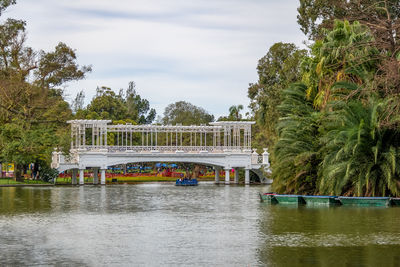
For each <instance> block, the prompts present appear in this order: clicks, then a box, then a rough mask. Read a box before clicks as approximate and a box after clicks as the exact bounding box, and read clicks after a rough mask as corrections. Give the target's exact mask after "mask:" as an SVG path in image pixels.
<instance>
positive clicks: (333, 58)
mask: <svg viewBox="0 0 400 267" xmlns="http://www.w3.org/2000/svg"><path fill="white" fill-rule="evenodd" d="M372 40H373V37H372V35H371V33H370V31H369V29H368V28H367V27H365V26H363V25H361V24H360V23H358V22H354V23H349V22H348V21H339V20H337V21H336V22H335V26H334V28H333V29H332V30H331V31H329V32H328V33H327V34H326V36H325V37H324V39H323V40H320V41H316V42H315V43H314V44H313V45H312V46H311V55H310V56H309V57H305V58H304V60H303V62H302V65H301V68H302V73H303V77H302V81H303V82H304V83H305V84H306V85H307V87H308V89H307V97H308V98H309V99H311V100H312V101H313V103H314V105H315V106H316V107H318V108H324V107H325V105H326V104H327V102H328V101H329V100H330V99H331V97H332V96H331V88H332V86H333V85H334V84H335V83H337V82H340V81H347V82H351V83H355V84H358V85H362V84H366V83H368V82H370V81H372V80H373V78H374V74H375V72H376V69H377V66H378V62H379V61H378V54H379V51H378V50H377V49H376V48H375V47H365V46H364V45H365V44H366V43H370V42H371V41H372Z"/></svg>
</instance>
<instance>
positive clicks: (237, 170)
mask: <svg viewBox="0 0 400 267" xmlns="http://www.w3.org/2000/svg"><path fill="white" fill-rule="evenodd" d="M234 170H235V181H234V183H235V184H238V183H239V168H235V169H234Z"/></svg>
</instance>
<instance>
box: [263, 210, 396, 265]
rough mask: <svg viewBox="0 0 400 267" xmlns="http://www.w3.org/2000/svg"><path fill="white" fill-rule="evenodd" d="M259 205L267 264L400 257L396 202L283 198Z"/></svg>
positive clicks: (381, 261)
mask: <svg viewBox="0 0 400 267" xmlns="http://www.w3.org/2000/svg"><path fill="white" fill-rule="evenodd" d="M260 209H262V212H261V218H260V222H259V227H260V232H261V233H262V234H263V236H264V240H263V242H262V244H261V245H260V248H259V250H258V257H259V261H260V262H262V263H263V264H267V265H272V266H324V265H326V266H330V265H333V264H335V265H339V266H343V265H345V266H346V265H353V264H356V265H357V266H393V264H394V262H398V260H399V259H400V256H398V251H399V250H400V234H399V233H400V225H399V224H398V223H396V222H398V221H399V219H400V214H399V213H398V209H396V208H365V207H360V208H356V207H352V208H349V207H307V206H301V207H296V206H282V205H279V204H278V205H275V206H267V205H261V206H260ZM395 260H396V261H395ZM396 264H397V263H396Z"/></svg>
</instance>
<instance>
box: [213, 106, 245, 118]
mask: <svg viewBox="0 0 400 267" xmlns="http://www.w3.org/2000/svg"><path fill="white" fill-rule="evenodd" d="M241 110H243V105H233V106H230V107H229V115H228V116H221V117H219V118H218V121H240V120H242V117H243V116H242V114H240V111H241Z"/></svg>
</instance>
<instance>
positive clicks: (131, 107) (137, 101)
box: [125, 82, 156, 124]
mask: <svg viewBox="0 0 400 267" xmlns="http://www.w3.org/2000/svg"><path fill="white" fill-rule="evenodd" d="M125 102H126V105H127V109H128V111H127V112H128V117H129V118H131V119H133V120H134V121H136V122H138V123H139V124H149V123H152V122H153V121H154V119H155V117H156V110H155V109H154V108H152V109H150V103H149V101H148V100H147V99H142V98H141V96H140V95H139V94H138V93H137V92H136V84H135V82H130V83H129V87H128V89H127V90H126V100H125Z"/></svg>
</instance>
